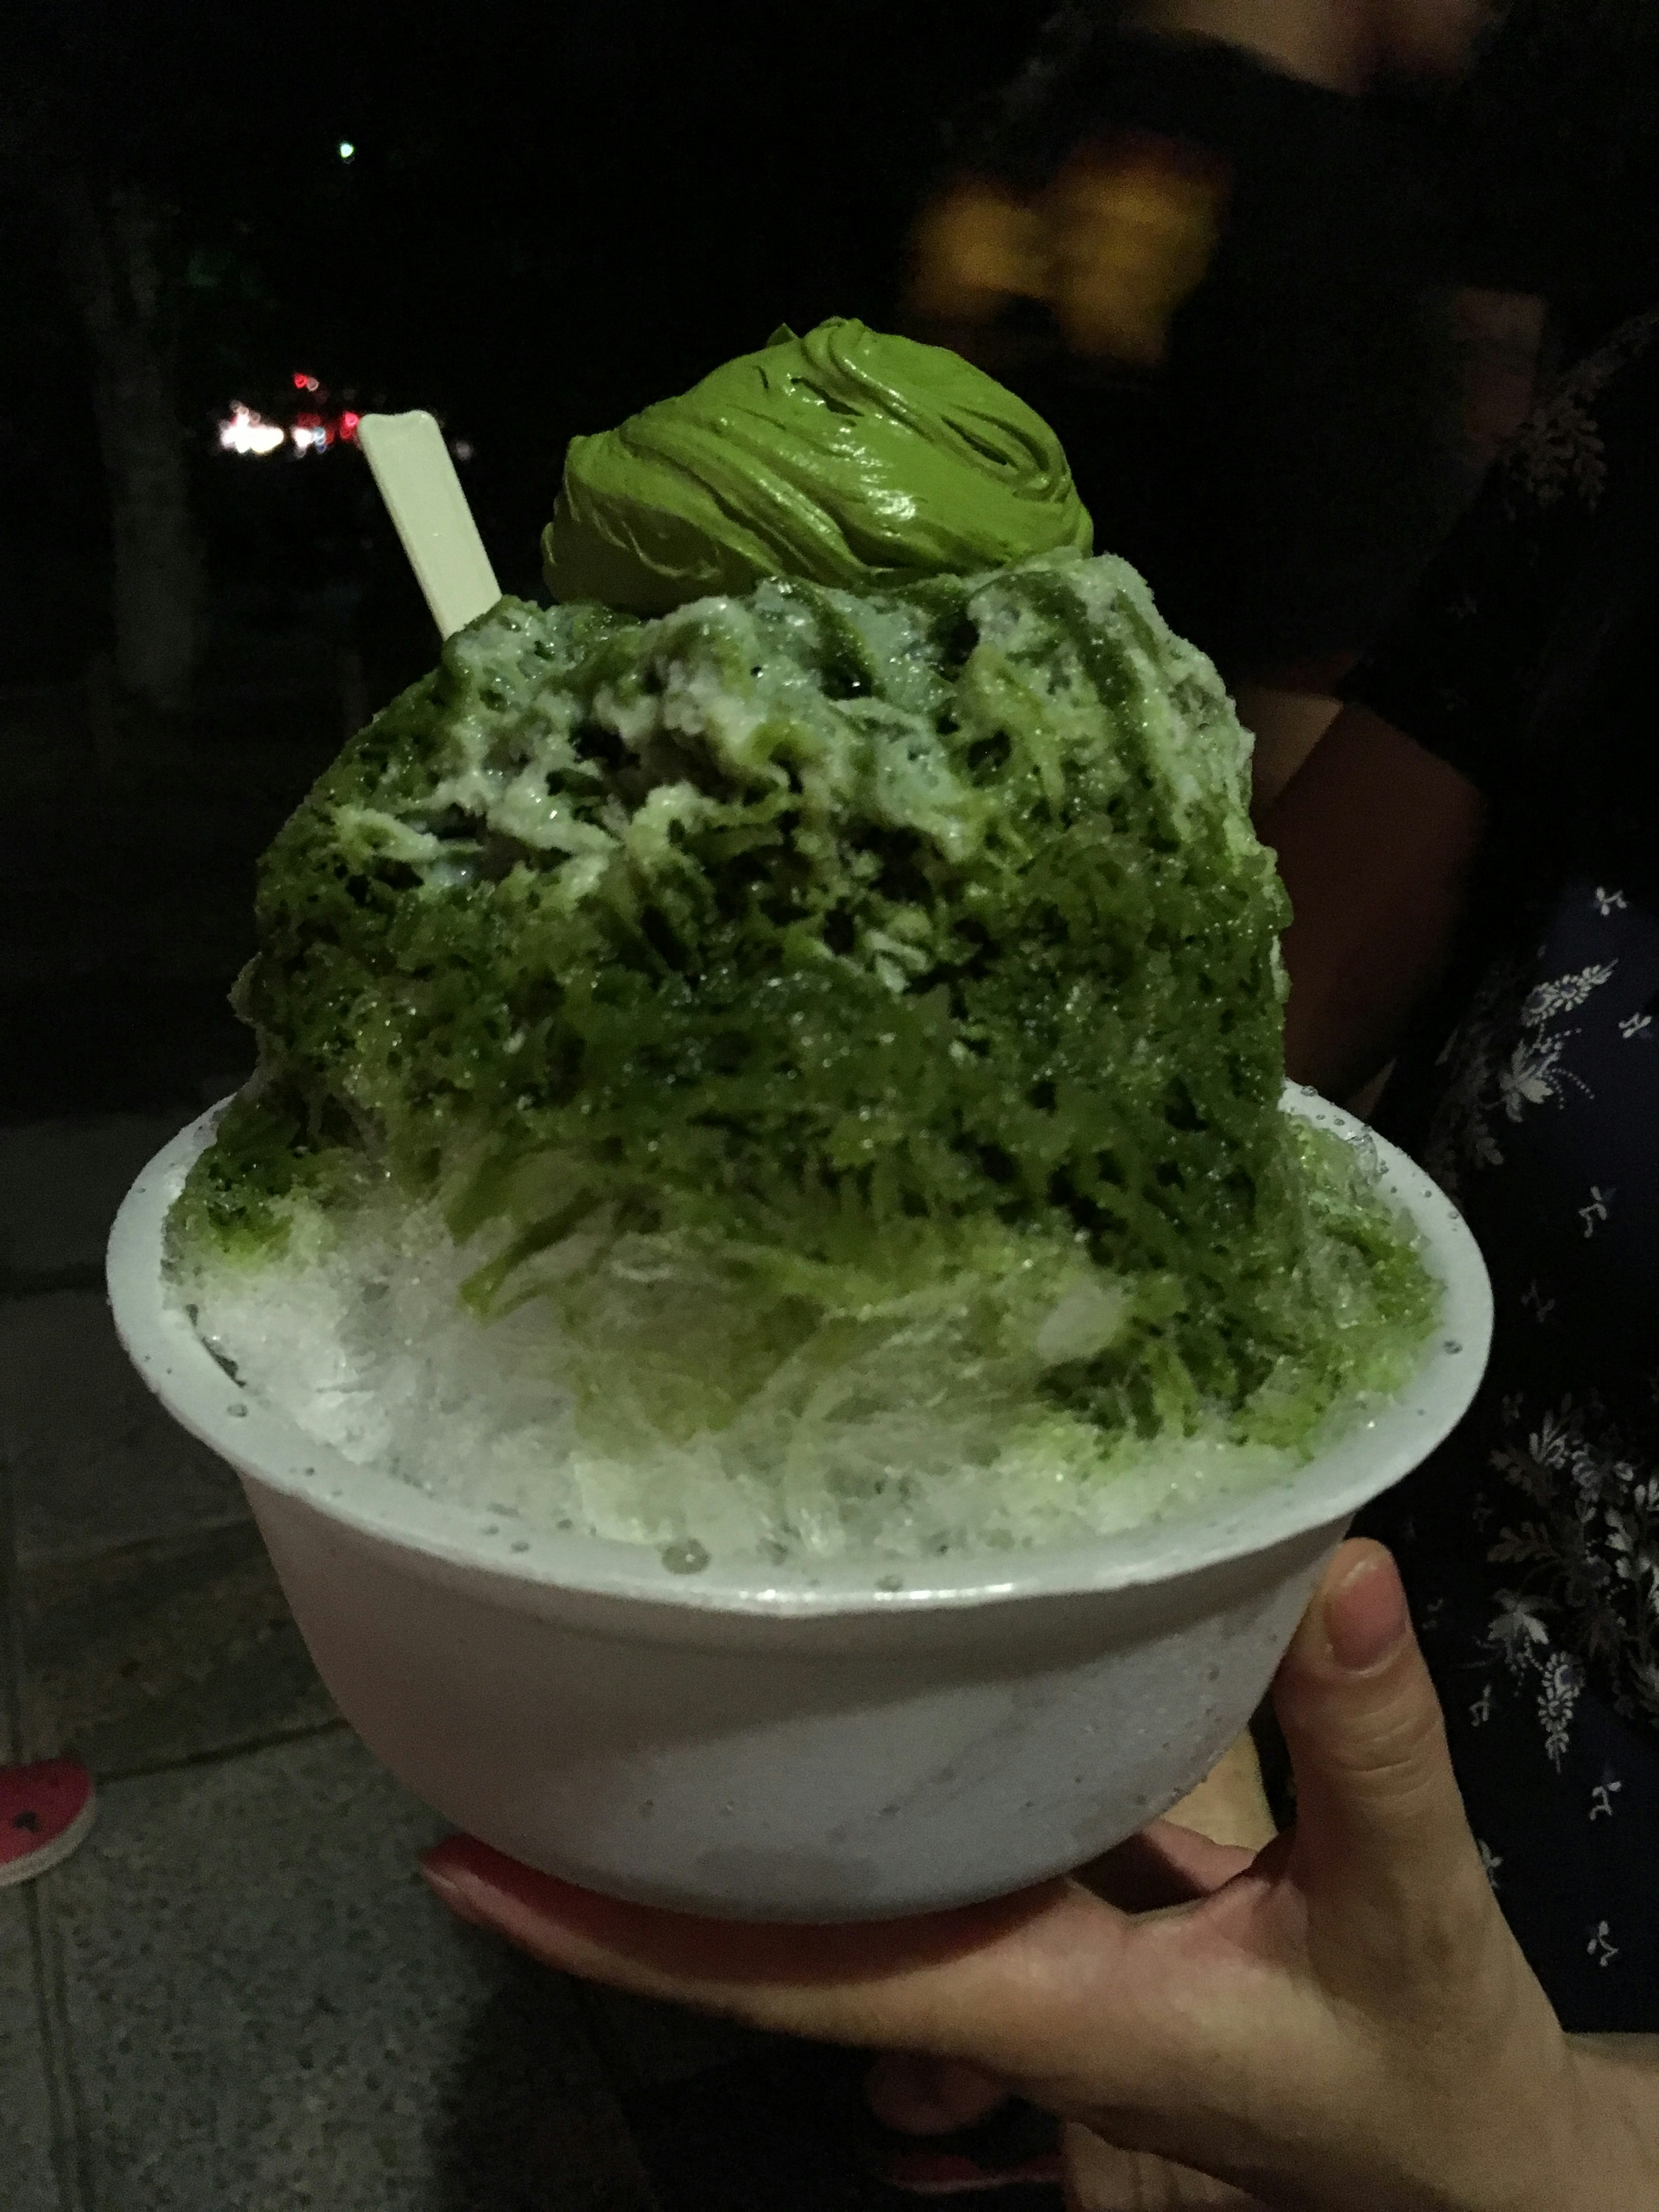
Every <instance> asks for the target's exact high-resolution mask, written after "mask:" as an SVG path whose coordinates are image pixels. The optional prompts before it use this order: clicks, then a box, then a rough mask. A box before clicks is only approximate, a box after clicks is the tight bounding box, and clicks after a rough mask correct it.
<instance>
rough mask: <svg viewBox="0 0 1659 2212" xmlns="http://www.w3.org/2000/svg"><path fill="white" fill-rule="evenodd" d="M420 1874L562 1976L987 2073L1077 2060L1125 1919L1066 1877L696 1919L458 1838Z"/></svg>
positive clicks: (467, 1913)
mask: <svg viewBox="0 0 1659 2212" xmlns="http://www.w3.org/2000/svg"><path fill="white" fill-rule="evenodd" d="M422 1872H423V1873H424V1874H425V1875H426V1878H427V1880H428V1882H429V1883H430V1884H431V1885H432V1887H433V1888H434V1889H435V1891H436V1892H437V1893H438V1894H439V1896H440V1897H441V1898H442V1899H443V1900H444V1902H445V1903H446V1904H447V1905H449V1906H450V1908H451V1909H452V1911H456V1912H458V1913H459V1914H460V1915H461V1917H463V1918H465V1919H468V1920H471V1921H475V1922H477V1923H478V1924H480V1925H482V1926H484V1927H489V1928H492V1929H495V1930H496V1931H497V1932H498V1933H499V1934H501V1935H502V1936H506V1937H507V1941H508V1942H512V1943H514V1944H516V1945H517V1946H518V1947H519V1948H520V1950H524V1951H527V1952H528V1953H529V1954H531V1955H532V1957H533V1958H537V1959H539V1960H542V1961H543V1963H544V1965H546V1966H553V1967H556V1968H557V1969H558V1970H560V1971H561V1972H566V1973H572V1974H576V1975H579V1976H580V1977H581V1978H583V1979H585V1980H588V1981H596V1982H605V1983H609V1984H611V1985H613V1986H614V1987H617V1988H619V1989H625V1990H632V1991H634V1992H635V1994H637V1995H639V1996H648V1997H656V1998H659V1999H663V2000H665V2001H667V2002H671V2003H678V2004H686V2005H690V2006H693V2007H695V2008H697V2009H699V2010H702V2011H705V2012H714V2013H720V2014H722V2015H726V2017H728V2018H731V2019H735V2020H740V2021H746V2022H747V2023H748V2024H749V2025H750V2026H751V2027H762V2028H767V2029H770V2030H774V2031H775V2032H778V2033H785V2034H792V2035H804V2036H810V2037H811V2038H814V2039H817V2040H819V2041H822V2042H828V2043H850V2044H854V2045H862V2046H864V2047H866V2048H868V2049H876V2050H894V2051H926V2052H929V2053H932V2054H934V2055H936V2056H939V2057H949V2058H958V2059H963V2060H965V2061H967V2062H968V2063H969V2064H972V2065H977V2066H979V2067H981V2068H982V2069H984V2070H985V2071H987V2072H988V2073H993V2074H997V2073H1000V2072H1003V2071H1005V2070H1006V2071H1009V2072H1011V2073H1012V2072H1018V2073H1022V2074H1025V2073H1029V2071H1030V2068H1031V2066H1032V2065H1033V2064H1036V2065H1037V2066H1039V2067H1040V2066H1041V2065H1042V2064H1043V2063H1060V2060H1061V2059H1062V2058H1069V2057H1071V2055H1072V2051H1073V2045H1075V2043H1076V2041H1077V2033H1078V2029H1077V2022H1078V2021H1079V2017H1080V2016H1086V2015H1088V2014H1089V2011H1090V2008H1091V2006H1092V2005H1093V2004H1095V2003H1096V2002H1097V2000H1098V1996H1099V1992H1100V1991H1101V1990H1107V1991H1109V1990H1111V1989H1112V1988H1113V1986H1114V1985H1115V1980H1116V1976H1115V1972H1114V1969H1115V1961H1116V1957H1117V1954H1118V1951H1119V1948H1120V1947H1121V1942H1122V1940H1123V1935H1124V1931H1125V1930H1126V1929H1127V1926H1128V1924H1129V1923H1127V1922H1125V1921H1124V1920H1123V1919H1122V1918H1121V1916H1120V1915H1118V1914H1117V1913H1115V1912H1114V1911H1111V1910H1110V1908H1109V1906H1107V1905H1103V1904H1101V1903H1100V1902H1099V1901H1098V1900H1097V1899H1095V1898H1093V1897H1091V1896H1090V1895H1089V1894H1088V1893H1086V1892H1085V1891H1084V1890H1082V1889H1080V1888H1079V1887H1076V1886H1075V1885H1073V1884H1071V1883H1067V1882H1049V1883H1046V1884H1045V1885H1043V1887H1042V1888H1040V1889H1036V1890H1029V1891H1026V1892H1024V1893H1023V1894H1022V1895H1020V1896H1018V1897H1014V1898H1010V1899H1002V1900H1000V1901H998V1902H996V1903H994V1904H990V1905H970V1906H965V1907H963V1908H961V1909H959V1910H957V1911H951V1912H940V1913H932V1914H929V1915H927V1917H925V1918H921V1919H912V1920H901V1921H890V1922H880V1923H863V1924H857V1925H849V1926H845V1927H793V1926H788V1927H786V1926H776V1925H769V1926H754V1925H750V1924H746V1923H733V1922H727V1921H714V1920H702V1919H697V1918H694V1917H691V1916H690V1915H689V1914H684V1913H676V1912H663V1911H655V1910H653V1908H651V1907H649V1906H647V1905H628V1904H624V1903H622V1902H620V1901H618V1900H617V1899H613V1898H605V1897H600V1896H598V1895H596V1894H595V1893H593V1892H592V1891H591V1890H585V1889H579V1888H577V1887H575V1886H574V1884H573V1883H570V1882H563V1881H556V1880H554V1879H553V1877H552V1876H550V1875H542V1874H537V1873H535V1872H534V1871H533V1870H532V1869H530V1868H528V1867H525V1866H520V1864H519V1863H517V1862H516V1861H515V1860H513V1859H509V1858H506V1857H502V1855H501V1853H500V1852H499V1851H493V1850H489V1848H488V1847H487V1846H486V1845H484V1844H480V1843H477V1842H476V1841H475V1840H474V1839H473V1838H470V1837H464V1836H461V1837H453V1838H451V1839H450V1840H449V1841H448V1842H447V1843H444V1844H440V1845H439V1846H438V1848H437V1849H436V1850H435V1851H432V1852H429V1853H428V1856H427V1857H426V1858H425V1859H424V1860H423V1862H422Z"/></svg>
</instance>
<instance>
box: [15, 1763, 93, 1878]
mask: <svg viewBox="0 0 1659 2212" xmlns="http://www.w3.org/2000/svg"><path fill="white" fill-rule="evenodd" d="M96 1805H97V1793H96V1791H95V1790H94V1787H93V1780H92V1777H91V1775H90V1774H88V1771H87V1770H86V1768H85V1767H84V1766H82V1764H81V1762H80V1760H79V1759H44V1760H42V1761H41V1762H40V1765H35V1766H0V1889H9V1888H10V1887H12V1885H13V1884H14V1883H15V1882H20V1881H33V1878H34V1876H35V1875H38V1874H45V1873H46V1869H47V1868H48V1867H55V1866H61V1865H62V1863H64V1860H65V1859H66V1858H67V1857H69V1855H70V1852H71V1851H72V1850H75V1849H76V1845H77V1844H81V1843H82V1842H83V1841H84V1840H85V1838H86V1835H87V1832H88V1829H90V1827H91V1826H92V1816H93V1813H94V1809H95V1808H96Z"/></svg>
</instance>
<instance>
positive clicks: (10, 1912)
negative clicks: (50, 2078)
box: [0, 1889, 65, 2212]
mask: <svg viewBox="0 0 1659 2212" xmlns="http://www.w3.org/2000/svg"><path fill="white" fill-rule="evenodd" d="M29 1907H30V1900H29V1899H28V1898H27V1896H26V1895H25V1893H24V1892H23V1891H22V1890H21V1889H12V1890H6V1891H4V1892H0V2171H3V2175H4V2182H3V2191H4V2203H5V2207H6V2212H65V2208H64V2203H63V2199H62V2197H60V2195H59V2192H58V2176H57V2172H56V2170H55V2167H54V2165H53V2159H52V2150H53V2141H54V2136H55V2134H56V2130H55V2127H54V2124H53V2115H52V2093H51V2091H50V2089H49V2087H48V2086H47V2076H46V2058H45V2056H44V2048H45V2046H44V2039H43V2037H42V2035H41V2032H40V2009H39V2004H38V2002H37V1997H36V1991H35V1978H34V1959H33V1939H32V1936H31V1934H30V1927H29V1921H30V1910H29Z"/></svg>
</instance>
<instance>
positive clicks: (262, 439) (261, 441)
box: [219, 399, 288, 457]
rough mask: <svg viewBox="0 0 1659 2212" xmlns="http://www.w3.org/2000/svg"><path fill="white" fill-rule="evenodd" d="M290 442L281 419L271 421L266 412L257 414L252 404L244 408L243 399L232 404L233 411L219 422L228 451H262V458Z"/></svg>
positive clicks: (225, 447) (235, 400)
mask: <svg viewBox="0 0 1659 2212" xmlns="http://www.w3.org/2000/svg"><path fill="white" fill-rule="evenodd" d="M287 441H288V433H287V431H286V430H284V429H283V427H282V425H281V423H280V422H266V421H265V419H264V416H263V415H256V414H255V413H254V411H253V410H252V408H251V407H244V406H243V404H242V403H241V401H240V399H233V400H232V401H231V403H230V412H229V414H228V416H226V417H225V419H224V421H223V422H221V423H220V425H219V445H220V448H221V450H222V452H224V453H258V454H259V455H261V456H262V457H263V456H264V454H266V453H275V452H276V449H277V447H279V446H283V445H285V444H286V443H287Z"/></svg>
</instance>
